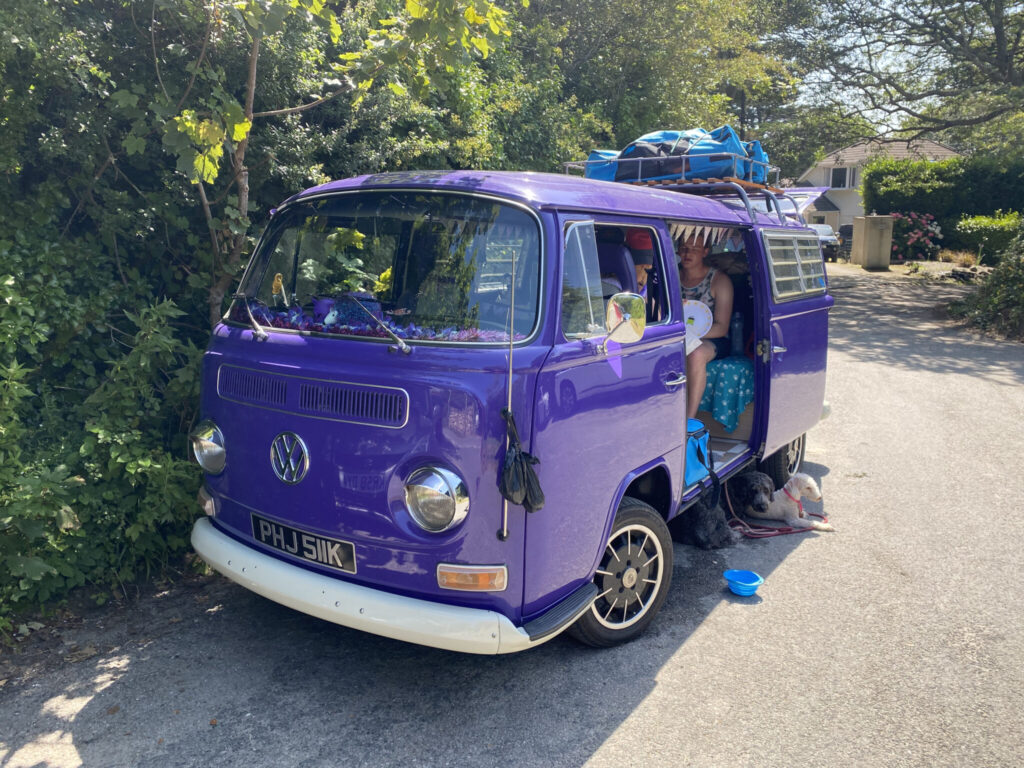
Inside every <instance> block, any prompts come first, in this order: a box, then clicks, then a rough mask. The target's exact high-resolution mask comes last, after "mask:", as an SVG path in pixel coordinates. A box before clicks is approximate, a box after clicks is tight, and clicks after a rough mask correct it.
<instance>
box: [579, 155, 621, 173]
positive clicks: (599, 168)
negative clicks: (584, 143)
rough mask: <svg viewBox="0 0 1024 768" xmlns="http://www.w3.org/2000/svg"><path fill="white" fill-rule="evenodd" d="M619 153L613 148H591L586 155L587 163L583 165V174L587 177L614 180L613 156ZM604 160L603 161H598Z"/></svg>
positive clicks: (614, 163) (614, 165)
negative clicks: (587, 155) (588, 154)
mask: <svg viewBox="0 0 1024 768" xmlns="http://www.w3.org/2000/svg"><path fill="white" fill-rule="evenodd" d="M618 156H619V153H618V152H616V151H615V150H614V149H592V150H590V156H589V157H587V164H586V165H585V166H583V176H584V177H585V178H588V179H599V180H600V181H615V168H616V166H617V163H616V162H615V158H617V157H618ZM598 161H604V162H598Z"/></svg>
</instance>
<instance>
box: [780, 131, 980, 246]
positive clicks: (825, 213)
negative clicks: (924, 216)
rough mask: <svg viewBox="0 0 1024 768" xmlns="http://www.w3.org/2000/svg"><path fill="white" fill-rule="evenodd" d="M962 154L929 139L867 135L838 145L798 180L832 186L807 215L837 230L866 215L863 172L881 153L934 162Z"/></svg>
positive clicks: (816, 221) (817, 185)
mask: <svg viewBox="0 0 1024 768" xmlns="http://www.w3.org/2000/svg"><path fill="white" fill-rule="evenodd" d="M959 154H960V153H959V152H957V151H956V150H953V149H950V148H949V147H947V146H946V145H945V144H940V143H939V142H937V141H929V140H928V139H919V140H917V141H883V140H881V139H864V140H862V141H858V142H857V143H855V144H851V145H850V146H848V147H844V148H843V149H837V150H836V151H835V152H830V153H829V154H827V155H825V157H823V158H822V159H821V160H820V161H819V162H817V163H815V164H814V165H812V166H811V167H810V168H808V169H807V170H806V171H804V172H803V173H802V174H801V175H800V177H799V178H798V179H797V181H796V186H804V187H829V191H828V192H826V193H825V194H824V195H823V196H822V197H819V198H818V199H817V200H816V201H815V203H814V205H812V206H811V207H810V208H809V209H808V210H807V211H806V212H805V213H804V216H805V218H806V219H807V221H808V222H810V223H812V224H830V225H831V226H832V229H835V230H838V229H839V227H840V226H841V225H843V224H853V217H854V216H863V215H864V205H863V202H862V201H861V197H860V182H861V172H862V171H863V169H864V166H865V165H867V163H868V161H869V160H871V159H872V158H874V157H875V156H877V155H886V156H888V157H894V158H897V159H901V160H902V159H913V160H931V161H932V162H934V161H936V160H945V159H947V158H950V157H957V156H958V155H959ZM879 213H883V211H879ZM884 213H888V211H884Z"/></svg>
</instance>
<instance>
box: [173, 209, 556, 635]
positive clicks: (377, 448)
mask: <svg viewBox="0 0 1024 768" xmlns="http://www.w3.org/2000/svg"><path fill="white" fill-rule="evenodd" d="M542 231H543V230H542V226H541V221H540V218H539V217H538V215H537V214H536V213H535V212H533V211H531V210H529V209H528V208H526V207H525V206H521V205H517V204H514V203H510V202H507V201H502V200H498V199H495V198H491V197H487V196H480V195H466V194H450V193H445V192H440V191H437V192H435V191H431V190H422V189H421V190H409V189H406V190H402V189H394V190H391V189H385V190H365V191H364V190H358V189H356V190H344V191H341V192H337V193H331V194H316V193H315V192H314V193H312V194H306V195H304V196H301V197H299V198H298V199H295V200H292V201H290V202H289V203H287V204H286V205H284V206H282V208H281V209H280V210H278V211H277V212H276V213H275V215H274V216H273V218H272V221H271V223H270V225H269V227H268V228H267V231H266V233H265V235H264V236H263V238H262V240H261V242H260V244H259V246H258V249H257V251H256V253H255V255H254V257H253V259H252V261H251V263H250V266H249V268H248V270H247V272H246V274H245V276H244V278H243V281H242V283H241V286H240V290H239V293H238V294H237V295H236V297H235V300H234V303H233V304H232V306H231V308H230V310H229V313H228V315H227V318H226V321H225V322H224V323H222V324H220V325H219V326H218V328H217V329H216V331H215V333H214V336H213V340H212V342H211V344H210V346H209V349H208V351H207V353H206V355H205V358H204V366H203V395H202V414H203V422H202V424H200V426H199V428H197V430H196V432H195V433H194V436H193V444H194V446H195V447H196V455H197V457H198V458H199V460H200V463H201V464H202V465H203V468H204V469H205V470H206V472H207V478H206V484H205V487H204V490H203V504H204V507H205V508H206V509H207V511H208V513H209V514H208V517H207V519H206V520H201V521H200V524H199V525H198V526H197V527H196V530H195V532H194V535H193V540H194V545H195V547H196V550H197V551H198V552H199V553H200V554H201V555H202V556H203V557H204V558H205V559H206V560H208V561H209V562H210V563H211V564H212V565H213V566H214V567H216V568H217V569H218V570H220V571H222V572H224V573H225V574H226V575H228V576H229V577H231V578H232V579H235V580H236V581H239V582H240V583H242V584H244V585H245V586H248V587H249V588H251V589H253V590H255V591H257V592H260V593H261V594H264V595H265V596H268V597H270V598H271V599H274V600H277V601H279V602H282V603H284V604H286V605H290V606H292V607H295V608H298V609H299V610H303V611H305V612H308V613H312V614H314V615H318V616H321V617H323V618H326V619H329V620H331V621H336V622H337V623H341V624H345V625H348V626H353V627H357V628H362V629H367V630H369V631H372V632H376V633H378V634H383V635H388V636H392V637H398V638H401V639H404V640H412V641H414V642H423V643H426V644H429V645H436V646H440V647H450V648H454V649H457V650H468V651H477V652H500V651H506V650H516V649H518V648H519V647H525V646H526V645H528V644H530V642H531V640H530V638H529V636H527V635H526V634H524V633H523V632H522V631H521V630H519V629H517V628H516V625H518V624H520V623H521V620H522V618H523V617H522V615H521V602H522V600H521V596H522V591H523V585H522V578H523V576H522V560H523V541H524V532H523V527H522V525H519V526H517V527H511V528H510V530H509V533H508V535H507V538H506V540H501V539H500V538H499V536H498V535H497V534H498V531H499V528H500V527H501V525H502V519H501V511H502V509H503V500H502V498H501V497H500V495H499V493H498V489H497V486H496V484H495V482H494V478H495V477H496V476H497V475H498V473H499V471H500V464H501V460H502V457H503V455H504V451H505V435H506V425H505V422H504V421H503V419H502V417H501V410H502V408H503V407H505V406H506V405H507V403H508V399H509V392H508V391H507V387H506V385H507V382H508V381H509V349H510V345H511V346H513V347H514V348H515V354H514V358H513V359H514V361H515V362H514V364H515V367H516V368H517V373H516V375H514V376H513V377H512V381H513V382H514V391H513V392H512V393H511V394H512V397H513V398H514V399H515V400H516V402H517V403H529V402H531V401H532V392H533V388H534V385H535V373H531V371H532V372H536V370H537V369H538V368H539V366H540V363H541V362H542V360H543V356H544V352H543V348H542V347H538V346H535V345H531V342H532V341H533V340H534V339H535V338H536V336H537V333H538V329H539V319H540V300H539V292H540V287H541V284H542V280H541V267H542V262H543V258H542V257H543V248H542V242H543V237H542ZM525 393H529V396H525ZM517 416H518V417H519V418H520V420H521V421H522V422H523V423H529V420H530V418H531V414H530V413H529V412H521V413H518V414H517Z"/></svg>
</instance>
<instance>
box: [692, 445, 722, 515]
mask: <svg viewBox="0 0 1024 768" xmlns="http://www.w3.org/2000/svg"><path fill="white" fill-rule="evenodd" d="M698 434H699V433H698ZM697 459H698V460H699V461H700V463H701V464H703V465H704V467H705V468H706V469H707V471H708V475H709V476H710V477H711V487H710V488H707V489H705V490H704V491H703V492H702V494H701V496H702V498H703V500H704V503H705V504H707V505H708V508H709V509H714V508H715V507H717V506H718V502H719V499H720V498H721V495H722V481H721V480H720V479H719V477H718V475H717V474H716V473H715V457H714V456H713V455H712V454H711V446H710V445H709V446H708V452H707V454H706V455H705V453H704V449H703V448H702V447H701V444H700V443H697Z"/></svg>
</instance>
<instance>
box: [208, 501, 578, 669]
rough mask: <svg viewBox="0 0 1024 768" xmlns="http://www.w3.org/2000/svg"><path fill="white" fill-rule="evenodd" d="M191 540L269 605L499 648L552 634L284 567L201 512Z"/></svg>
mask: <svg viewBox="0 0 1024 768" xmlns="http://www.w3.org/2000/svg"><path fill="white" fill-rule="evenodd" d="M192 546H193V548H195V551H196V552H197V553H198V554H199V556H200V557H201V558H203V560H205V561H206V562H207V563H209V564H210V565H211V566H212V567H213V568H214V569H216V570H217V571H219V572H220V573H222V574H224V575H225V576H227V577H228V578H229V579H231V580H232V581H234V582H236V583H238V584H240V585H241V586H243V587H245V588H246V589H248V590H250V591H252V592H255V593H256V594H258V595H262V596H263V597H266V598H268V599H269V600H273V601H274V602H275V603H280V604H281V605H286V606H288V607H289V608H293V609H295V610H297V611H301V612H302V613H308V614H309V615H310V616H316V617H317V618H320V619H324V620H325V621H330V622H333V623H335V624H340V625H342V626H345V627H351V628H352V629H359V630H362V631H364V632H371V633H373V634H375V635H382V636H383V637H390V638H394V639H395V640H404V641H405V642H409V643H419V644H420V645H429V646H431V647H433V648H443V649H445V650H448V651H459V652H462V653H480V654H498V653H515V652H516V651H522V650H526V649H527V648H532V647H533V646H536V645H540V644H541V643H543V642H545V641H546V640H550V639H551V638H552V637H554V636H555V635H556V634H558V632H552V633H548V634H544V635H543V636H538V635H537V634H536V633H534V637H533V638H532V639H531V637H530V634H529V633H528V632H527V631H526V630H524V629H522V628H520V627H517V626H515V625H514V624H513V623H512V622H511V621H510V620H509V619H508V618H507V617H505V616H503V615H502V614H500V613H497V612H496V611H489V610H485V609H480V608H466V607H463V606H456V605H445V604H443V603H435V602H433V601H430V600H420V599H417V598H412V597H404V596H402V595H394V594H391V593H390V592H383V591H381V590H377V589H372V588H370V587H364V586H362V585H359V584H352V583H350V582H347V581H341V580H339V579H335V578H331V577H330V576H324V575H322V574H319V573H315V572H313V571H309V570H306V569H305V568H300V567H298V566H294V565H289V564H288V563H286V562H283V561H281V560H278V559H277V558H274V557H270V556H269V555H265V554H263V553H262V552H259V551H258V550H255V549H253V548H251V547H247V546H246V545H244V544H242V543H240V542H238V541H236V540H235V539H233V538H231V537H230V536H228V535H227V534H225V533H223V532H221V531H220V530H218V529H217V528H216V527H215V526H214V525H213V523H212V522H210V520H209V518H206V517H203V518H200V519H199V520H197V521H196V524H195V526H194V527H193V528H192ZM588 605H589V604H588ZM577 615H578V614H577ZM568 623H571V622H568ZM568 623H566V624H563V626H562V627H560V629H564V628H565V626H568Z"/></svg>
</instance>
